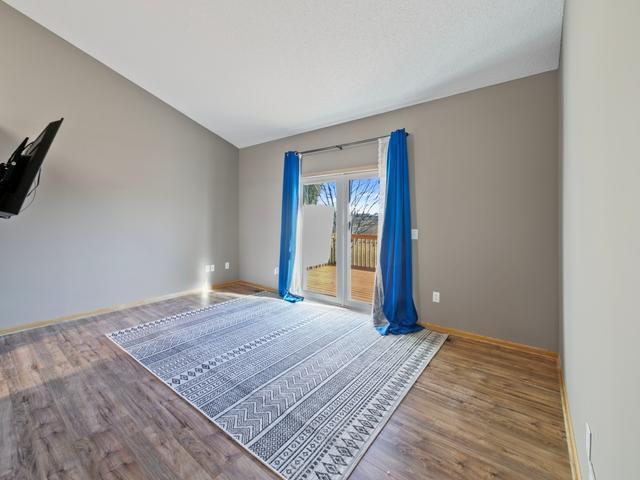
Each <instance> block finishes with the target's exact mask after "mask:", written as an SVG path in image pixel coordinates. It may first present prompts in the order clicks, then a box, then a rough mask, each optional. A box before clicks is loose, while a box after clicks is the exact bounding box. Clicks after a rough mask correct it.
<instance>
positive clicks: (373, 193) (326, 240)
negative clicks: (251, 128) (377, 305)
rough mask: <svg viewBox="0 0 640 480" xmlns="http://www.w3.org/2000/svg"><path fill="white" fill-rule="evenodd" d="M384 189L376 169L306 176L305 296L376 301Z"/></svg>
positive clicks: (365, 303)
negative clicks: (380, 204) (379, 235)
mask: <svg viewBox="0 0 640 480" xmlns="http://www.w3.org/2000/svg"><path fill="white" fill-rule="evenodd" d="M379 193H380V182H379V179H378V177H377V174H376V173H375V172H359V173H357V174H348V175H347V174H345V175H338V176H322V177H309V178H306V179H305V180H304V182H303V198H302V239H301V243H302V257H301V259H302V262H301V265H302V267H301V268H302V269H303V271H302V278H303V289H304V294H305V295H306V296H308V297H311V298H316V299H321V300H325V301H329V302H332V303H338V304H340V305H346V306H354V307H361V308H368V306H369V305H370V304H371V301H372V298H373V284H374V276H375V266H376V260H377V250H378V209H379V199H380V196H379Z"/></svg>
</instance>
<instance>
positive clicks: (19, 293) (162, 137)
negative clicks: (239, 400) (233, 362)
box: [0, 2, 238, 328]
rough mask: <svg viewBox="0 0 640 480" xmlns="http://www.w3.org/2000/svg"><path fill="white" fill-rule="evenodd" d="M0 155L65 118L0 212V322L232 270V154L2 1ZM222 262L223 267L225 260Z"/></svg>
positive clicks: (227, 276)
mask: <svg viewBox="0 0 640 480" xmlns="http://www.w3.org/2000/svg"><path fill="white" fill-rule="evenodd" d="M0 63H1V65H2V66H1V67H0V68H1V69H2V71H1V72H2V73H1V74H0V158H1V159H3V161H4V160H5V159H6V158H8V156H9V154H10V153H11V152H12V151H13V150H14V149H15V148H16V146H17V145H18V143H19V141H20V140H21V139H22V138H23V137H25V136H30V137H34V136H36V135H37V134H38V133H39V132H40V130H41V129H42V128H43V127H44V126H45V125H46V123H47V122H48V121H50V120H54V119H57V118H59V117H61V116H64V117H65V121H64V123H63V125H62V128H61V130H60V132H59V135H58V138H57V139H56V141H55V143H54V144H53V146H52V149H51V150H50V154H49V157H48V158H47V160H46V161H45V164H44V168H43V176H42V185H41V187H40V188H39V190H38V194H37V199H36V201H35V203H34V204H33V205H32V206H31V207H30V208H29V209H28V210H26V211H25V212H24V213H23V214H21V215H20V216H19V217H15V218H14V219H12V220H0V328H3V327H8V326H12V325H17V324H21V323H25V322H32V321H37V320H44V319H49V318H52V317H57V316H62V315H68V314H73V313H77V312H82V311H87V310H92V309H95V308H99V307H106V306H111V305H114V304H120V303H125V302H130V301H134V300H140V299H143V298H148V297H153V296H157V295H163V294H168V293H173V292H177V291H182V290H187V289H191V288H197V287H199V286H201V285H202V284H203V282H204V280H205V276H204V268H203V266H204V264H206V263H216V264H217V268H216V273H215V274H213V275H212V276H210V280H211V281H214V282H221V281H226V280H232V279H234V278H236V276H237V259H238V256H237V225H238V224H237V218H238V210H237V182H238V165H237V160H238V150H237V149H236V148H235V147H234V146H232V145H231V144H229V143H227V142H225V141H223V140H222V139H220V138H219V137H217V136H216V135H213V134H212V133H210V132H208V131H207V130H205V129H204V128H202V127H201V126H199V125H197V124H196V123H194V122H193V121H191V120H189V119H187V118H186V117H185V116H184V115H182V114H180V113H179V112H177V111H176V110H174V109H172V108H171V107H169V106H167V105H166V104H164V103H163V102H161V101H160V100H158V99H157V98H155V97H153V96H152V95H150V94H148V93H147V92H145V91H144V90H142V89H140V88H139V87H137V86H135V85H134V84H132V83H131V82H129V81H128V80H126V79H124V78H123V77H121V76H119V75H118V74H116V73H115V72H113V71H112V70H110V69H108V68H107V67H105V66H104V65H102V64H100V63H98V62H97V61H95V60H94V59H92V58H91V57H89V56H87V55H86V54H84V53H82V52H81V51H80V50H78V49H76V48H75V47H73V46H71V45H70V44H68V43H66V42H65V41H63V40H61V39H60V38H58V37H56V36H55V35H53V34H52V33H50V32H49V31H47V30H45V29H44V28H42V27H41V26H39V25H37V24H36V23H34V22H32V21H31V20H29V19H28V18H26V17H24V16H22V15H21V14H19V13H17V12H16V11H15V10H13V9H11V8H10V7H8V6H7V5H6V4H4V3H2V2H0ZM225 260H228V261H230V262H231V267H232V268H231V270H229V271H225V270H224V268H221V267H223V264H224V261H225Z"/></svg>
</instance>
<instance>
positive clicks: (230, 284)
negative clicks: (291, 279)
mask: <svg viewBox="0 0 640 480" xmlns="http://www.w3.org/2000/svg"><path fill="white" fill-rule="evenodd" d="M234 285H238V286H244V287H249V288H255V289H256V290H265V291H267V292H274V293H275V292H277V291H278V290H276V289H275V288H272V287H266V286H264V285H260V284H259V283H253V282H247V281H245V280H234V281H232V282H225V283H218V284H216V285H212V286H211V288H212V289H213V290H217V289H220V288H227V287H233V286H234Z"/></svg>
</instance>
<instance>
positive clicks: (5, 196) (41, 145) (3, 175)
mask: <svg viewBox="0 0 640 480" xmlns="http://www.w3.org/2000/svg"><path fill="white" fill-rule="evenodd" d="M62 120H63V119H62V118H61V119H60V120H56V121H55V122H51V123H50V124H49V125H47V127H46V128H45V129H44V130H43V131H42V133H41V134H40V135H39V136H38V138H36V139H35V140H34V141H33V142H31V143H28V142H29V139H28V138H25V139H24V140H23V141H22V143H21V144H20V146H18V148H17V149H16V151H15V152H13V155H11V157H10V158H9V160H7V162H5V163H0V218H10V217H12V216H14V215H18V214H19V213H20V211H21V210H22V206H23V204H24V201H25V199H26V198H27V197H28V196H30V195H34V194H35V189H36V188H37V182H36V185H35V186H34V182H35V181H36V177H37V176H38V174H39V172H40V168H41V167H42V162H43V161H44V158H45V157H46V156H47V152H48V151H49V147H50V146H51V143H52V142H53V139H54V138H55V137H56V134H57V133H58V129H59V128H60V125H61V124H62ZM38 178H39V177H38Z"/></svg>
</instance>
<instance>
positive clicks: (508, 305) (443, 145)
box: [239, 72, 559, 350]
mask: <svg viewBox="0 0 640 480" xmlns="http://www.w3.org/2000/svg"><path fill="white" fill-rule="evenodd" d="M402 127H404V128H406V129H407V130H408V131H409V132H410V133H411V136H410V137H409V139H408V141H409V154H410V163H411V165H410V168H411V177H412V180H413V185H412V201H413V212H412V214H413V219H414V220H413V223H414V226H415V227H416V228H418V229H419V231H420V238H419V240H417V241H415V242H414V258H415V268H414V271H415V289H416V293H417V295H416V300H417V303H418V309H419V312H420V316H421V319H422V320H426V321H429V322H434V323H438V324H441V325H446V326H450V327H455V328H461V329H465V330H468V331H472V332H477V333H480V334H484V335H490V336H493V337H498V338H503V339H508V340H513V341H517V342H523V343H526V344H529V345H535V346H540V347H544V348H548V349H551V350H556V349H557V347H558V345H557V340H558V283H559V282H558V261H559V260H558V255H559V253H558V251H559V245H558V235H559V234H558V229H559V227H558V210H559V202H558V196H559V195H558V181H559V180H558V148H559V147H558V78H557V73H556V72H548V73H544V74H541V75H537V76H533V77H528V78H524V79H521V80H516V81H512V82H508V83H504V84H501V85H496V86H492V87H488V88H483V89H480V90H476V91H472V92H468V93H464V94H461V95H456V96H453V97H448V98H445V99H442V100H437V101H433V102H429V103H425V104H422V105H418V106H414V107H409V108H405V109H401V110H397V111H394V112H390V113H385V114H382V115H377V116H374V117H369V118H366V119H362V120H357V121H354V122H350V123H346V124H342V125H337V126H334V127H329V128H325V129H322V130H317V131H314V132H309V133H305V134H302V135H297V136H293V137H290V138H286V139H283V140H277V141H273V142H269V143H265V144H262V145H258V146H254V147H249V148H245V149H241V150H240V196H239V202H240V227H239V228H240V259H241V261H240V277H241V278H243V279H245V280H249V281H253V282H257V283H260V284H265V285H269V286H275V285H276V284H277V278H276V277H275V276H274V274H273V270H274V267H276V266H277V263H278V244H279V226H280V195H281V185H282V158H283V154H284V152H285V151H287V150H305V149H309V148H314V147H322V146H325V145H332V144H336V143H342V142H349V141H353V140H358V139H362V138H368V137H373V136H377V135H381V134H385V133H388V132H390V131H391V130H393V129H396V128H402ZM339 155H340V154H332V156H331V157H329V156H327V157H326V162H327V168H329V169H334V168H336V165H339V164H340V162H336V158H337V157H339ZM342 155H344V157H343V158H344V163H345V164H347V163H351V162H352V161H353V162H363V163H369V164H371V163H373V164H375V162H376V160H377V159H376V148H375V147H362V148H361V149H360V150H358V151H357V152H356V150H353V151H350V152H346V153H343V154H342ZM362 156H368V157H369V158H368V159H367V160H366V161H364V160H363V159H362ZM309 158H313V161H314V162H320V161H322V156H318V157H309ZM303 169H305V170H317V168H315V167H314V168H311V167H309V166H305V165H303ZM432 290H439V291H440V292H441V303H440V304H433V303H431V291H432Z"/></svg>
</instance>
